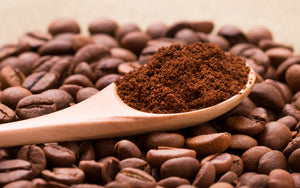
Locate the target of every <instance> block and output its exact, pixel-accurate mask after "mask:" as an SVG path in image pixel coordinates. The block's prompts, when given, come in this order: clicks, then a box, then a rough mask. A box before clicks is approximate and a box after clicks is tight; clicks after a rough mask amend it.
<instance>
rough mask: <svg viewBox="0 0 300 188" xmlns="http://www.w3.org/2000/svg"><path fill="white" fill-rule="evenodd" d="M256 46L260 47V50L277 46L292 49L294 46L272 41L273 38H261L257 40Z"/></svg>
mask: <svg viewBox="0 0 300 188" xmlns="http://www.w3.org/2000/svg"><path fill="white" fill-rule="evenodd" d="M258 46H259V48H261V49H262V50H264V51H265V50H268V49H270V48H277V47H280V48H286V49H288V50H290V51H292V52H293V51H294V48H293V47H292V46H291V45H288V44H284V43H279V42H276V41H273V40H270V39H262V40H260V41H259V43H258Z"/></svg>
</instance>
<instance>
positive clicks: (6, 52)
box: [0, 44, 30, 61]
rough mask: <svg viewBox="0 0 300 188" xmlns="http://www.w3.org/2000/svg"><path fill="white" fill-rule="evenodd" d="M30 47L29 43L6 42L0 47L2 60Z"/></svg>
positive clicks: (0, 59) (0, 58)
mask: <svg viewBox="0 0 300 188" xmlns="http://www.w3.org/2000/svg"><path fill="white" fill-rule="evenodd" d="M29 49H30V47H29V45H26V44H25V45H23V44H6V45H4V46H2V47H0V61H2V60H3V59H5V58H7V57H9V56H12V55H19V54H21V53H22V52H26V51H28V50H29Z"/></svg>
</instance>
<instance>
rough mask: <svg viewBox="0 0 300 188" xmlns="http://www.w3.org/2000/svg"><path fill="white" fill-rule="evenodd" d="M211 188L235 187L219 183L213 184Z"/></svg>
mask: <svg viewBox="0 0 300 188" xmlns="http://www.w3.org/2000/svg"><path fill="white" fill-rule="evenodd" d="M210 188H233V186H232V185H231V184H229V183H226V182H217V183H214V184H212V185H211V186H210Z"/></svg>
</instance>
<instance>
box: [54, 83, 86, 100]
mask: <svg viewBox="0 0 300 188" xmlns="http://www.w3.org/2000/svg"><path fill="white" fill-rule="evenodd" d="M82 88H83V87H82V86H80V85H76V84H64V85H62V86H60V87H59V89H61V90H64V91H66V92H68V93H69V94H70V95H71V96H72V97H73V100H74V101H76V95H77V92H78V91H79V90H80V89H82Z"/></svg>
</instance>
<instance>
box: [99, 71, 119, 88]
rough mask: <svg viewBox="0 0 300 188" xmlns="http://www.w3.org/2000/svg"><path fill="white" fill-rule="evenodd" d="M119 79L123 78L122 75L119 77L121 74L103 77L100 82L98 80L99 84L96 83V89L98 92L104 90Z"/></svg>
mask: <svg viewBox="0 0 300 188" xmlns="http://www.w3.org/2000/svg"><path fill="white" fill-rule="evenodd" d="M119 78H121V75H119V74H107V75H105V76H103V77H101V78H100V79H99V80H97V82H96V83H95V87H96V88H97V89H98V90H102V89H104V88H105V87H106V86H108V85H109V84H111V83H113V82H114V81H116V80H118V79H119Z"/></svg>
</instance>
